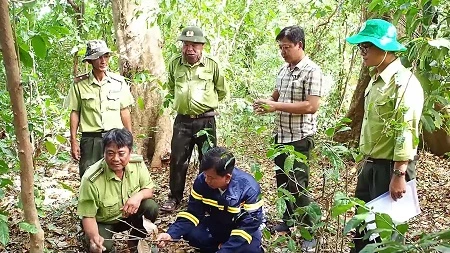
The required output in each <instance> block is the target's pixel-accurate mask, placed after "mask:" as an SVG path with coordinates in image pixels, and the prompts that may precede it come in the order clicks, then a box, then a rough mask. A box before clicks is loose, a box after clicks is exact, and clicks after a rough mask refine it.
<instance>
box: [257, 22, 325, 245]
mask: <svg viewBox="0 0 450 253" xmlns="http://www.w3.org/2000/svg"><path fill="white" fill-rule="evenodd" d="M276 40H277V42H278V45H279V47H280V51H281V56H282V57H283V58H284V60H285V61H286V63H287V64H285V65H284V66H283V67H282V68H281V70H280V71H279V72H278V76H277V80H276V87H275V90H274V92H273V94H272V96H271V97H270V98H269V99H260V100H257V101H255V103H254V105H253V107H254V110H255V112H256V113H257V114H263V113H268V112H276V113H277V117H276V120H275V121H276V122H277V131H276V136H275V142H276V144H283V145H292V146H293V147H294V149H295V151H297V152H300V153H302V154H303V155H305V156H306V158H309V154H310V151H311V149H312V148H313V147H314V139H313V136H314V133H315V132H316V130H317V114H316V112H317V110H318V108H319V105H320V99H321V97H322V96H323V95H324V91H325V89H324V85H325V84H324V81H323V79H324V78H323V74H322V71H321V69H320V67H319V66H317V64H315V63H314V62H313V61H312V60H310V59H309V58H308V56H306V54H305V51H304V50H305V34H304V31H303V29H302V28H300V27H298V26H288V27H285V28H284V29H283V30H281V31H280V33H279V34H278V35H277V37H276ZM288 155H289V154H280V155H278V156H277V157H276V158H275V164H276V165H277V167H278V168H277V171H276V180H277V187H283V188H285V189H287V190H288V191H289V192H290V193H291V194H292V195H293V196H294V197H295V203H292V202H290V203H287V209H286V211H285V213H284V214H283V222H282V223H280V224H278V225H277V226H275V231H277V232H289V231H290V230H289V227H291V226H293V224H294V223H296V222H300V224H297V225H300V226H306V227H311V226H312V222H311V219H310V217H309V216H307V215H303V216H301V217H298V216H297V217H295V216H294V215H293V214H295V210H296V208H297V207H302V206H307V205H309V203H310V198H309V197H308V193H307V192H306V189H307V188H308V181H309V167H308V165H307V164H306V163H305V162H303V161H299V160H295V162H294V166H293V168H292V170H291V172H290V175H289V176H288V175H286V174H285V172H284V170H283V169H284V163H285V160H286V158H287V156H288ZM314 246H315V240H312V241H304V243H303V249H304V250H306V251H308V250H312V249H313V248H314Z"/></svg>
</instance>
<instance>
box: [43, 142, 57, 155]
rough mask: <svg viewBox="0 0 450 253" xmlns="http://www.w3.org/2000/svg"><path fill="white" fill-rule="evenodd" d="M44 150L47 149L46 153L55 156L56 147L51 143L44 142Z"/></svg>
mask: <svg viewBox="0 0 450 253" xmlns="http://www.w3.org/2000/svg"><path fill="white" fill-rule="evenodd" d="M45 148H46V149H47V152H49V153H50V154H51V155H55V154H56V146H55V144H54V143H53V142H51V141H45Z"/></svg>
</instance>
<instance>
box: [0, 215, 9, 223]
mask: <svg viewBox="0 0 450 253" xmlns="http://www.w3.org/2000/svg"><path fill="white" fill-rule="evenodd" d="M0 222H8V216H6V215H3V214H0Z"/></svg>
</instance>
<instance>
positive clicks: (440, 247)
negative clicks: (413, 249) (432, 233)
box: [433, 245, 450, 253]
mask: <svg viewBox="0 0 450 253" xmlns="http://www.w3.org/2000/svg"><path fill="white" fill-rule="evenodd" d="M433 249H435V250H437V251H438V252H442V253H448V252H450V247H449V246H444V245H438V246H434V247H433Z"/></svg>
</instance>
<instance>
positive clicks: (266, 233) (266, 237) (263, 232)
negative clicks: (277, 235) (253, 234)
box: [262, 228, 272, 240]
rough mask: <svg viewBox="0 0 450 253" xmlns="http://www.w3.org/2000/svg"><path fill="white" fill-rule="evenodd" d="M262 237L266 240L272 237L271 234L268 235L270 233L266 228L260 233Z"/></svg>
mask: <svg viewBox="0 0 450 253" xmlns="http://www.w3.org/2000/svg"><path fill="white" fill-rule="evenodd" d="M262 234H263V237H264V239H266V240H269V239H270V238H271V237H272V234H271V233H270V231H269V230H268V229H267V228H264V229H263V231H262Z"/></svg>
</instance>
